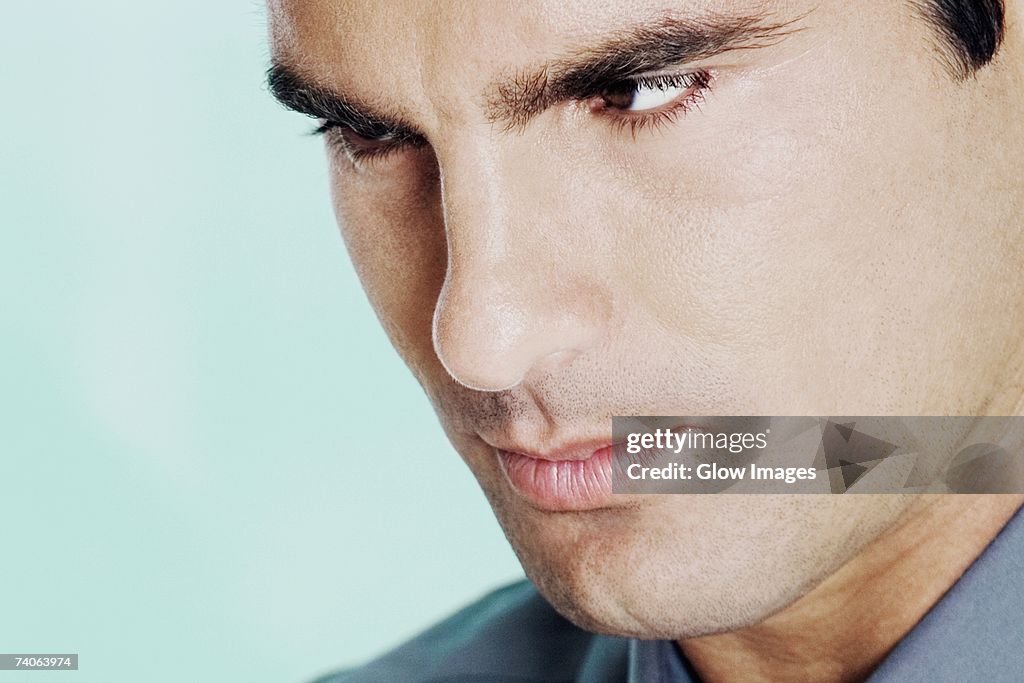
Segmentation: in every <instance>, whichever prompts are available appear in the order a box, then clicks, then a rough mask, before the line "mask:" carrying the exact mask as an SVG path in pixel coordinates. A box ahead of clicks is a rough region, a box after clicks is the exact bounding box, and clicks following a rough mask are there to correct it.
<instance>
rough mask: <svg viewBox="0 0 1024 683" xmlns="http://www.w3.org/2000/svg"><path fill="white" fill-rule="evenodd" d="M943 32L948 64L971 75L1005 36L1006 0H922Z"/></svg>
mask: <svg viewBox="0 0 1024 683" xmlns="http://www.w3.org/2000/svg"><path fill="white" fill-rule="evenodd" d="M918 3H919V4H920V6H921V10H922V11H923V13H924V15H925V17H926V18H927V19H928V21H929V23H931V24H932V26H933V27H934V28H935V29H936V30H938V32H939V34H940V35H941V36H942V39H943V41H942V42H943V45H942V52H943V57H944V61H945V62H946V66H947V67H949V69H950V71H952V73H953V74H954V75H955V76H956V77H958V78H967V77H968V76H970V75H971V74H972V73H974V72H975V71H976V70H977V69H980V68H981V67H983V66H985V65H986V64H988V63H989V62H990V61H991V60H992V58H993V57H994V56H995V54H996V51H997V50H998V49H999V44H1000V43H1001V42H1002V40H1003V21H1004V17H1003V15H1004V13H1005V7H1004V4H1003V0H918Z"/></svg>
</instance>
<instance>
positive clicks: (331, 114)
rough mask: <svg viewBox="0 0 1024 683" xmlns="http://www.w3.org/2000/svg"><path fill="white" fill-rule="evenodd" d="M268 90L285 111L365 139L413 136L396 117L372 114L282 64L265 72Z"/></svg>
mask: <svg viewBox="0 0 1024 683" xmlns="http://www.w3.org/2000/svg"><path fill="white" fill-rule="evenodd" d="M267 87H268V89H269V90H270V94H272V95H273V96H274V98H275V99H276V100H277V101H278V102H280V103H281V104H283V105H284V106H285V107H287V108H288V109H291V110H293V111H297V112H299V113H301V114H305V115H306V116H311V117H314V118H319V119H324V120H325V121H329V122H331V123H333V124H338V125H341V126H345V127H347V128H351V129H352V130H353V131H355V132H356V133H357V134H359V135H363V136H364V137H368V138H373V137H382V136H384V135H395V136H413V135H415V132H414V131H413V130H412V127H411V126H409V125H407V124H406V123H405V122H404V121H403V120H401V119H400V118H399V117H396V116H392V115H389V114H386V113H382V112H379V111H375V110H374V109H373V108H372V107H369V106H366V105H364V104H361V103H358V102H356V101H354V100H351V99H349V98H346V97H344V96H342V95H340V94H338V93H336V92H334V91H332V90H331V89H329V88H325V87H323V86H320V85H317V84H316V83H315V82H314V81H312V80H310V79H308V78H306V77H304V76H302V75H301V74H300V73H298V71H296V70H294V69H293V68H291V67H289V66H288V65H287V64H284V63H282V62H277V61H275V62H274V63H273V64H272V65H271V67H270V68H269V69H268V70H267Z"/></svg>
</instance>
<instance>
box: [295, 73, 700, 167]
mask: <svg viewBox="0 0 1024 683" xmlns="http://www.w3.org/2000/svg"><path fill="white" fill-rule="evenodd" d="M712 80H713V78H712V75H711V73H710V72H708V71H703V70H701V71H690V72H686V73H679V74H657V75H654V76H634V77H631V78H624V79H622V80H619V81H615V82H612V83H609V84H607V85H606V86H605V87H604V88H603V89H602V90H601V91H600V92H598V93H595V94H593V95H591V96H589V97H587V98H582V99H579V100H577V103H579V104H582V105H584V106H587V107H589V108H590V110H591V111H593V112H594V113H596V114H597V115H599V116H601V117H602V118H604V119H606V120H607V122H608V123H609V124H610V125H611V126H612V127H613V128H614V130H615V131H616V132H622V131H626V130H628V131H629V134H630V135H631V136H632V137H633V138H634V139H636V137H637V135H639V134H640V133H641V132H642V131H645V130H656V129H658V128H660V127H661V126H665V125H668V124H670V123H673V122H674V121H676V120H677V119H678V118H679V117H680V116H683V115H685V114H687V113H688V112H690V111H692V110H693V109H694V108H695V107H697V108H699V106H700V104H701V102H703V101H704V98H705V96H706V95H707V93H708V92H710V89H711V83H712ZM625 85H628V86H630V87H631V88H633V89H637V88H658V89H661V90H664V89H667V88H686V89H687V90H689V91H690V92H688V93H686V94H685V95H683V96H681V97H680V98H679V99H677V100H675V101H673V102H671V103H669V104H668V105H666V106H665V107H664V108H661V109H655V110H648V111H640V112H636V113H629V112H627V111H623V110H616V109H615V108H614V107H610V106H608V104H607V101H603V102H602V101H596V102H595V100H601V99H602V98H606V97H607V96H608V95H607V93H609V92H610V91H612V90H613V89H614V88H617V87H618V88H621V87H622V86H625ZM609 112H616V113H609ZM346 131H348V132H351V133H353V134H355V135H357V136H359V133H356V132H355V131H353V130H352V129H351V128H349V127H348V126H346V125H344V124H340V123H336V122H334V121H325V122H324V123H322V124H321V125H319V126H317V127H316V128H315V129H314V130H313V131H312V134H313V135H328V136H330V135H331V134H332V133H335V134H336V135H333V136H331V137H329V138H328V140H329V143H330V144H331V145H332V146H336V147H337V148H339V149H340V151H342V152H344V153H345V154H346V155H347V156H348V158H349V160H350V161H352V162H353V163H356V164H358V163H366V162H370V161H375V160H378V159H382V158H384V157H387V156H389V155H390V154H392V153H393V152H396V151H398V150H399V149H401V148H403V147H411V148H419V147H423V146H424V145H426V144H427V143H426V140H424V139H423V138H421V137H419V136H416V135H398V136H395V137H394V138H393V139H391V140H388V139H386V138H372V137H367V138H366V139H367V140H369V141H370V142H379V143H386V144H380V145H379V146H377V147H375V148H373V149H357V148H355V147H354V145H353V144H352V143H351V142H349V141H348V140H347V139H345V136H344V134H345V132H346ZM332 138H333V139H332Z"/></svg>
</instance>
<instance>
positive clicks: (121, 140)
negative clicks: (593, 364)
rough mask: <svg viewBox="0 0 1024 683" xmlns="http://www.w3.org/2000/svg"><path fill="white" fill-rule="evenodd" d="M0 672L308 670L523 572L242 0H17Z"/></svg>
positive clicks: (4, 149) (2, 434)
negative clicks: (370, 272) (354, 254)
mask: <svg viewBox="0 0 1024 683" xmlns="http://www.w3.org/2000/svg"><path fill="white" fill-rule="evenodd" d="M0 16H2V22H0V26H2V29H0V31H2V40H0V92H2V94H0V174H2V178H0V227H2V231H0V235H2V237H0V482H2V488H0V520H2V521H0V524H2V530H3V534H2V547H0V652H26V651H29V652H78V653H79V654H80V655H81V670H80V671H79V672H77V673H69V672H59V673H57V672H54V673H48V672H31V673H11V672H0V683H6V682H7V681H40V682H41V681H51V680H52V681H67V682H69V683H70V682H71V681H103V682H105V683H106V682H110V681H147V682H159V681H175V682H179V681H245V682H247V683H248V682H257V681H302V680H304V679H307V678H309V677H310V676H312V675H314V674H317V673H320V672H322V671H324V670H325V669H329V668H332V667H335V666H338V665H341V664H344V663H351V662H356V661H359V660H362V659H365V658H366V657H368V656H370V655H372V654H374V653H376V652H379V651H380V650H381V649H382V648H386V647H387V646H390V645H392V644H394V643H396V642H398V641H400V640H401V639H403V638H405V637H408V636H409V635H411V634H412V633H414V632H416V631H417V630H419V629H420V628H422V627H423V626H425V625H426V624H428V623H430V622H431V621H434V620H436V619H437V618H439V617H441V616H442V615H444V614H446V613H448V612H450V611H452V610H453V609H454V608H455V607H457V606H458V605H460V604H462V603H464V602H466V601H468V600H470V599H471V598H473V597H475V596H476V595H479V594H480V593H481V592H482V591H485V590H487V589H489V588H491V587H494V586H496V585H499V584H501V583H503V582H506V581H508V580H511V579H514V578H515V577H517V576H519V574H520V570H519V567H518V565H517V563H516V562H515V559H514V557H513V555H512V553H511V551H510V550H509V549H508V547H507V544H506V542H505V540H504V538H503V537H502V535H501V532H500V530H499V528H498V526H497V524H496V523H495V522H494V519H493V516H492V514H491V512H490V509H489V508H488V506H487V504H486V502H485V500H484V498H483V495H482V494H481V493H480V492H479V490H478V488H477V486H476V484H475V482H474V481H473V479H472V477H471V476H470V475H469V473H468V471H467V470H466V469H465V467H464V465H463V464H462V463H461V461H460V460H459V459H458V457H457V456H456V455H455V453H454V452H453V451H452V449H451V448H450V446H449V445H448V444H447V442H446V441H445V439H444V436H443V434H442V433H441V430H440V428H439V427H438V426H437V422H436V419H435V418H434V416H433V413H432V412H431V410H430V407H429V405H428V403H427V401H426V399H425V398H423V396H422V394H421V392H420V390H419V388H418V386H417V385H416V384H415V382H414V381H413V380H412V379H411V376H410V375H409V374H408V372H407V371H406V369H405V368H404V366H403V365H402V364H401V362H400V360H399V359H398V358H397V356H396V354H395V353H394V351H393V350H392V349H391V348H390V346H388V345H387V342H386V340H385V337H384V335H383V333H382V332H381V330H380V329H379V326H378V324H377V322H376V320H375V319H374V317H373V314H372V311H371V310H370V308H369V306H368V305H367V303H366V301H365V299H364V297H363V295H362V293H361V291H360V290H359V287H358V284H357V282H356V280H355V277H354V275H353V273H352V269H351V267H350V265H349V264H348V261H347V257H346V255H345V253H344V249H343V246H342V243H341V240H340V238H339V237H338V235H337V232H336V228H335V226H334V223H333V217H332V215H331V213H330V207H329V202H328V197H327V187H326V171H325V168H324V163H323V158H322V151H321V149H320V145H319V142H318V141H316V140H314V139H313V138H310V137H307V136H305V135H304V134H305V132H306V131H308V130H309V129H310V128H311V123H310V122H308V121H307V120H306V119H303V118H302V117H300V116H298V115H296V114H291V113H289V112H285V111H283V110H282V109H280V108H279V107H278V106H277V105H276V104H274V103H273V102H272V101H271V100H270V97H269V95H268V94H267V93H266V91H265V89H264V87H263V84H262V76H263V74H262V71H263V69H264V67H265V66H266V63H267V57H268V55H267V49H266V46H265V39H264V19H263V7H262V5H261V4H259V3H256V2H248V1H245V2H242V1H238V0H234V1H226V2H225V1H218V2H210V1H209V0H176V1H175V2H156V3H154V2H132V1H129V0H88V1H86V0H77V1H74V2H71V1H64V2H46V3H43V2H20V3H13V2H7V3H5V5H4V8H3V12H2V15H0Z"/></svg>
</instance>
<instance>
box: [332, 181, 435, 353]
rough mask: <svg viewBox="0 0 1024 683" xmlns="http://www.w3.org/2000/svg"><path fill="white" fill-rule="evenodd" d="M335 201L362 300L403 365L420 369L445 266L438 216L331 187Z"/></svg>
mask: <svg viewBox="0 0 1024 683" xmlns="http://www.w3.org/2000/svg"><path fill="white" fill-rule="evenodd" d="M334 197H335V201H334V206H335V214H336V216H337V219H338V225H339V228H340V229H341V233H342V236H343V238H344V240H345V245H346V247H347V249H348V252H349V256H350V257H351V260H352V264H353V266H354V268H355V271H356V274H357V275H358V276H359V279H360V281H361V282H362V284H363V288H364V290H365V291H366V295H367V299H368V300H369V302H370V304H371V305H372V306H373V308H374V310H375V312H376V313H377V316H378V317H379V319H380V321H381V324H382V325H383V327H384V329H385V331H386V332H387V334H388V336H389V338H390V339H391V341H392V343H393V344H394V345H395V347H396V348H397V349H398V351H399V353H400V354H401V355H402V356H403V358H405V360H406V362H407V363H409V364H410V365H411V366H412V365H422V364H423V363H425V362H427V360H428V359H429V358H432V356H433V351H432V346H431V326H432V323H433V311H434V306H435V304H436V302H437V297H438V295H439V293H440V291H441V287H442V286H443V283H444V275H445V268H446V264H447V248H446V243H445V237H444V226H443V224H441V222H440V221H441V219H440V212H439V211H436V210H434V209H433V208H432V207H431V205H430V204H424V203H422V202H420V201H413V200H411V199H403V198H402V197H401V196H398V197H391V198H390V199H389V198H386V197H384V196H381V195H380V194H377V193H364V194H360V193H355V192H350V191H349V190H348V188H345V187H336V188H335V191H334Z"/></svg>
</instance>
